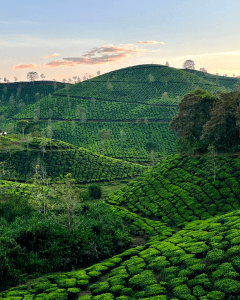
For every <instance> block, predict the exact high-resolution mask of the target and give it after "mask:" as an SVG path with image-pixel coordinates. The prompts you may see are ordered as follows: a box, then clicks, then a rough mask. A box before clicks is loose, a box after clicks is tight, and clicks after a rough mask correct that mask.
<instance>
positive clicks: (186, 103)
mask: <svg viewBox="0 0 240 300" xmlns="http://www.w3.org/2000/svg"><path fill="white" fill-rule="evenodd" d="M216 99H217V97H216V96H214V95H212V94H210V93H208V92H205V91H204V90H201V89H196V90H194V91H192V92H189V93H188V94H186V95H185V96H184V97H183V99H182V100H181V102H180V103H179V105H178V114H177V115H176V116H175V117H173V118H172V120H171V121H170V123H169V126H170V130H176V131H177V134H178V139H179V142H183V141H184V140H185V139H187V140H188V141H187V143H189V144H190V145H193V143H194V144H195V145H196V144H199V147H200V144H201V142H200V136H201V134H202V130H203V125H204V124H205V123H206V122H207V121H209V120H210V117H211V116H210V107H212V106H213V102H214V101H215V100H216ZM202 146H203V145H202Z"/></svg>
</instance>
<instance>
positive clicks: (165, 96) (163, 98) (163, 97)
mask: <svg viewBox="0 0 240 300" xmlns="http://www.w3.org/2000/svg"><path fill="white" fill-rule="evenodd" d="M167 99H168V93H167V92H164V93H163V94H162V100H163V101H165V100H167Z"/></svg>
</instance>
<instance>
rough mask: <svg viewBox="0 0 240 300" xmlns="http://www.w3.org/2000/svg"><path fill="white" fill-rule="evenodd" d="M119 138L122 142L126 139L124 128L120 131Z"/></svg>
mask: <svg viewBox="0 0 240 300" xmlns="http://www.w3.org/2000/svg"><path fill="white" fill-rule="evenodd" d="M120 138H121V141H122V143H123V144H124V143H125V142H126V140H127V134H126V132H125V131H124V130H121V131H120Z"/></svg>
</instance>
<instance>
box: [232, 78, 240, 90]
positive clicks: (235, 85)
mask: <svg viewBox="0 0 240 300" xmlns="http://www.w3.org/2000/svg"><path fill="white" fill-rule="evenodd" d="M233 91H234V92H236V93H240V80H238V82H237V83H236V84H234V86H233Z"/></svg>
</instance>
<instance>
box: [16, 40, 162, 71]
mask: <svg viewBox="0 0 240 300" xmlns="http://www.w3.org/2000/svg"><path fill="white" fill-rule="evenodd" d="M138 43H140V42H138ZM142 43H158V42H155V41H152V42H142ZM154 51H161V50H151V51H148V52H154ZM146 52H147V50H146V49H139V48H138V47H137V46H136V45H134V44H120V45H118V46H114V45H111V44H110V45H104V46H102V47H100V48H96V47H95V48H93V49H92V50H90V51H88V52H87V53H86V54H84V55H82V57H66V58H63V60H62V61H61V60H55V61H50V62H49V63H46V64H44V65H43V66H41V65H38V64H18V65H15V66H14V67H13V68H12V70H17V69H41V68H57V67H75V66H77V65H81V64H85V65H100V64H112V63H117V62H121V61H123V60H124V59H126V58H130V57H131V56H132V55H137V56H139V55H143V54H145V53H146ZM58 56H60V54H59V53H54V54H51V55H48V56H44V57H43V59H47V58H49V57H58Z"/></svg>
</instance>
